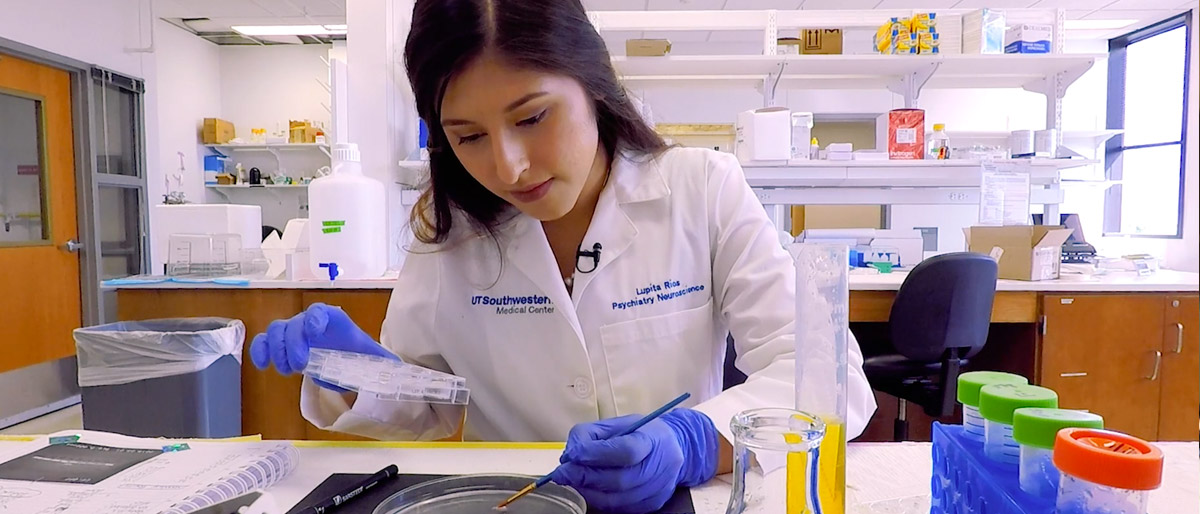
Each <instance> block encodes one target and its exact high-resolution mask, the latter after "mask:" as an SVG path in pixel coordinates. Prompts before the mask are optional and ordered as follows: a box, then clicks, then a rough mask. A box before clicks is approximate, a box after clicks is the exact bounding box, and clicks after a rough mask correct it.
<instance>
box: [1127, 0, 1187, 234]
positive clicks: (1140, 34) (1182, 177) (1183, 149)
mask: <svg viewBox="0 0 1200 514" xmlns="http://www.w3.org/2000/svg"><path fill="white" fill-rule="evenodd" d="M1192 15H1193V11H1187V12H1184V13H1181V14H1178V15H1175V16H1172V17H1170V18H1167V19H1165V20H1162V21H1159V22H1157V23H1154V24H1152V25H1149V26H1147V27H1144V28H1141V29H1138V30H1135V31H1132V32H1129V33H1127V34H1123V35H1121V36H1117V37H1115V38H1112V39H1109V40H1108V55H1109V57H1108V95H1107V96H1108V102H1107V104H1108V105H1107V108H1108V112H1107V126H1108V128H1109V129H1115V130H1123V129H1124V128H1125V71H1126V60H1127V56H1126V50H1127V48H1128V47H1129V45H1131V44H1133V43H1137V42H1139V41H1144V40H1147V39H1150V38H1152V37H1155V36H1158V35H1160V34H1163V33H1165V32H1168V31H1171V30H1175V29H1177V28H1180V27H1183V29H1184V43H1185V48H1184V62H1183V95H1182V98H1181V101H1182V102H1183V109H1182V111H1181V112H1182V118H1181V119H1180V121H1179V125H1180V134H1179V140H1178V141H1166V142H1155V143H1146V144H1138V145H1130V146H1126V145H1125V135H1124V133H1122V134H1118V135H1117V136H1115V137H1113V138H1111V139H1109V140H1108V142H1107V143H1106V144H1105V156H1104V172H1105V176H1106V178H1107V179H1108V180H1112V181H1118V183H1117V184H1114V185H1112V187H1109V188H1108V189H1107V190H1106V191H1105V194H1104V236H1106V237H1109V236H1116V237H1136V238H1149V239H1181V238H1182V237H1183V209H1184V199H1185V192H1186V179H1187V177H1186V173H1187V168H1186V167H1185V164H1186V161H1187V136H1188V126H1187V125H1188V124H1187V116H1188V87H1189V83H1190V82H1191V54H1192V38H1193V37H1194V36H1195V35H1194V34H1192ZM1172 145H1178V147H1179V187H1178V191H1177V194H1178V198H1179V199H1178V210H1177V212H1176V214H1175V233H1174V234H1131V233H1127V232H1122V231H1121V202H1122V192H1123V191H1122V184H1121V183H1120V182H1119V181H1122V180H1124V169H1123V166H1124V159H1123V154H1124V152H1125V150H1139V149H1145V148H1158V147H1165V146H1172Z"/></svg>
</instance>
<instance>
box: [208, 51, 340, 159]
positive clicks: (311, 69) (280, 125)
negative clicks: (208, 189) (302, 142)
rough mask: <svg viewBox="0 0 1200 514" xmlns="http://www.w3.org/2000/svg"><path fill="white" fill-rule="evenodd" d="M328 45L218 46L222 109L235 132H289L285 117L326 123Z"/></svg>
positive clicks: (241, 134)
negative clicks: (257, 129) (323, 85)
mask: <svg viewBox="0 0 1200 514" xmlns="http://www.w3.org/2000/svg"><path fill="white" fill-rule="evenodd" d="M329 48H330V47H329V46H328V45H272V46H222V47H220V72H219V75H220V84H221V85H220V90H221V113H222V117H224V119H226V120H229V121H231V122H233V126H234V128H235V129H236V130H237V135H238V137H241V138H243V139H249V138H250V129H251V128H255V127H257V128H265V129H267V133H268V134H269V133H272V132H275V131H276V130H277V129H278V130H284V131H287V128H288V120H312V121H314V122H317V123H321V124H323V125H325V126H329V111H328V110H326V108H325V107H322V105H324V106H326V107H328V106H329V102H330V100H329V92H328V91H326V90H325V88H323V87H322V86H321V84H320V83H318V82H317V81H318V80H319V81H320V82H321V83H324V84H326V85H328V83H329V67H328V66H326V65H325V63H324V62H322V61H321V59H322V58H328V54H329Z"/></svg>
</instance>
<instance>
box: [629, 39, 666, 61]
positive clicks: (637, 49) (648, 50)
mask: <svg viewBox="0 0 1200 514" xmlns="http://www.w3.org/2000/svg"><path fill="white" fill-rule="evenodd" d="M669 53H671V41H670V40H669V39H626V40H625V55H627V56H630V57H659V56H663V55H667V54H669Z"/></svg>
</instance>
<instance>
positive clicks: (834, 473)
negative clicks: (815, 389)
mask: <svg viewBox="0 0 1200 514" xmlns="http://www.w3.org/2000/svg"><path fill="white" fill-rule="evenodd" d="M826 419H827V420H828V421H833V419H832V418H826ZM784 438H785V439H786V440H787V442H788V443H789V444H797V443H799V442H800V440H799V436H797V435H795V434H785V435H784ZM820 459H821V460H820V462H818V463H817V474H818V478H817V480H818V484H817V487H819V488H820V491H819V496H820V498H821V511H822V514H845V512H846V428H845V425H844V424H843V423H841V422H835V423H828V424H826V425H825V438H824V439H822V440H821V456H820ZM807 465H808V454H807V453H802V452H795V453H789V454H788V456H787V514H810V511H809V510H808V502H807V501H805V497H806V493H807V488H808V484H807V483H806V481H805V470H806V468H807Z"/></svg>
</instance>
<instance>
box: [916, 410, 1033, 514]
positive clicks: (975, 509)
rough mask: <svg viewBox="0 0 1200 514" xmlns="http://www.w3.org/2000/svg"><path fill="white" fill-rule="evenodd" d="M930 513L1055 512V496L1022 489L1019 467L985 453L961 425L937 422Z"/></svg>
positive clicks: (981, 445) (1022, 513) (1005, 513)
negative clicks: (1032, 492) (999, 461)
mask: <svg viewBox="0 0 1200 514" xmlns="http://www.w3.org/2000/svg"><path fill="white" fill-rule="evenodd" d="M930 492H931V493H932V499H931V501H930V508H929V512H930V514H984V513H986V514H1054V499H1052V498H1039V497H1036V496H1033V495H1030V494H1028V493H1026V492H1025V491H1022V490H1021V484H1020V478H1019V476H1018V474H1017V467H1016V466H1002V465H1000V464H997V463H995V462H993V461H992V460H991V459H988V458H987V457H986V456H985V455H984V454H983V444H981V443H979V442H977V441H971V440H969V439H967V438H966V437H964V436H963V427H962V426H960V425H943V424H941V423H937V422H934V424H933V478H932V480H931V481H930Z"/></svg>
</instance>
